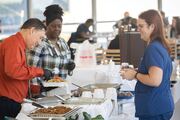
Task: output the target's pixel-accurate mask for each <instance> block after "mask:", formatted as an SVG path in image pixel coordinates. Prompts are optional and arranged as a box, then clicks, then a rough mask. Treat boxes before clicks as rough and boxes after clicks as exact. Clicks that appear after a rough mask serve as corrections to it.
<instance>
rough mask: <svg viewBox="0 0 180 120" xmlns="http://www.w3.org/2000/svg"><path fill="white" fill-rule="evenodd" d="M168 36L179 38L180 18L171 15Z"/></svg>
mask: <svg viewBox="0 0 180 120" xmlns="http://www.w3.org/2000/svg"><path fill="white" fill-rule="evenodd" d="M170 38H180V18H179V17H173V19H172V25H171V29H170Z"/></svg>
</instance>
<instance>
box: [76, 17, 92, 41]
mask: <svg viewBox="0 0 180 120" xmlns="http://www.w3.org/2000/svg"><path fill="white" fill-rule="evenodd" d="M93 24H94V20H93V19H87V20H86V22H85V23H82V24H80V25H79V26H78V28H77V30H76V40H77V42H83V41H84V40H86V39H89V38H90V37H91V36H92V35H93V32H91V31H90V30H89V27H90V26H92V25H93Z"/></svg>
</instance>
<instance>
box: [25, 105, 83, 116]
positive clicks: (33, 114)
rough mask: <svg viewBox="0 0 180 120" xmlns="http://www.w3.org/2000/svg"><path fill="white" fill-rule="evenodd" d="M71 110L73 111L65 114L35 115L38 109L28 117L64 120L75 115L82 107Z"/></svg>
mask: <svg viewBox="0 0 180 120" xmlns="http://www.w3.org/2000/svg"><path fill="white" fill-rule="evenodd" d="M65 107H68V106H65ZM70 108H71V109H72V110H70V111H69V112H67V113H65V114H46V113H34V112H35V111H36V110H38V109H35V110H33V111H32V112H31V113H30V114H29V115H28V116H29V117H31V118H50V117H53V118H55V117H56V118H64V117H67V116H71V115H73V114H75V113H76V112H77V111H78V110H79V109H81V107H77V106H75V107H70Z"/></svg>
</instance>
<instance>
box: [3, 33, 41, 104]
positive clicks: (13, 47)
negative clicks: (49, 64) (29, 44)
mask: <svg viewBox="0 0 180 120" xmlns="http://www.w3.org/2000/svg"><path fill="white" fill-rule="evenodd" d="M25 49H26V45H25V42H24V38H23V37H22V35H21V33H20V32H18V33H16V34H15V35H12V36H10V37H9V38H6V39H5V40H4V41H3V42H2V43H1V45H0V96H5V97H8V98H10V99H13V100H14V101H16V102H19V103H21V102H22V101H23V99H24V98H25V97H26V96H27V92H28V80H31V79H32V78H34V77H38V76H42V75H43V74H44V72H43V69H41V68H37V67H30V66H28V65H27V64H26V53H25Z"/></svg>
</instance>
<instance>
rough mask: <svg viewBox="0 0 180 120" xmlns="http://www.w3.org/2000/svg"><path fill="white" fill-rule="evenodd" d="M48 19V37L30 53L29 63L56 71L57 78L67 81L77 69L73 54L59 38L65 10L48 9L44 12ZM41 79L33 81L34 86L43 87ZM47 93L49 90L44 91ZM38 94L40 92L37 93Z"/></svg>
mask: <svg viewBox="0 0 180 120" xmlns="http://www.w3.org/2000/svg"><path fill="white" fill-rule="evenodd" d="M44 16H45V17H46V28H47V30H46V37H47V38H45V39H44V40H43V42H42V43H41V44H40V45H39V46H38V47H36V48H35V49H34V50H32V51H30V53H29V55H28V56H29V57H28V63H29V65H31V66H37V67H41V68H45V69H49V70H54V69H56V70H57V72H58V74H57V73H56V74H57V75H56V76H59V77H61V78H62V79H66V77H67V74H68V72H69V74H70V72H71V71H72V70H73V69H74V68H75V64H74V62H73V61H72V60H71V54H70V50H69V47H68V45H67V43H66V41H65V40H64V39H62V38H60V37H59V35H60V33H61V30H62V22H63V19H62V16H63V10H62V8H61V7H60V6H59V5H57V4H53V5H50V6H48V7H46V10H45V11H44ZM41 82H42V81H41V79H38V78H37V79H36V80H33V83H32V84H34V85H37V86H39V87H42V86H41ZM44 90H45V92H46V91H48V89H44ZM37 92H38V91H37Z"/></svg>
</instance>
